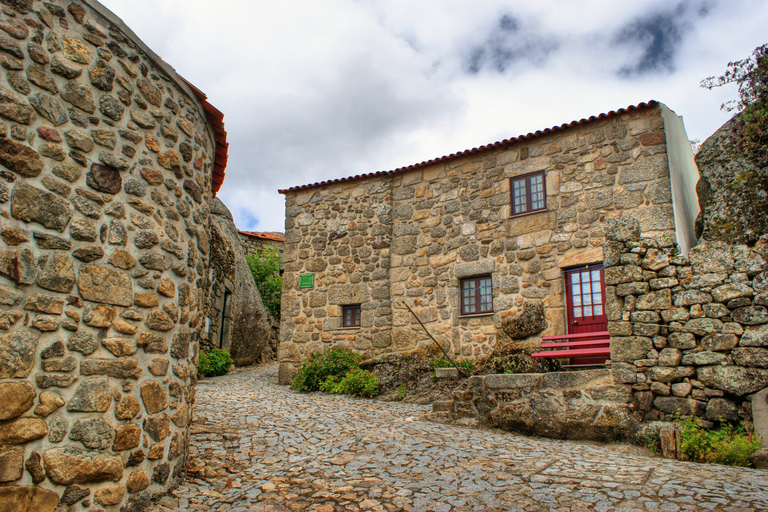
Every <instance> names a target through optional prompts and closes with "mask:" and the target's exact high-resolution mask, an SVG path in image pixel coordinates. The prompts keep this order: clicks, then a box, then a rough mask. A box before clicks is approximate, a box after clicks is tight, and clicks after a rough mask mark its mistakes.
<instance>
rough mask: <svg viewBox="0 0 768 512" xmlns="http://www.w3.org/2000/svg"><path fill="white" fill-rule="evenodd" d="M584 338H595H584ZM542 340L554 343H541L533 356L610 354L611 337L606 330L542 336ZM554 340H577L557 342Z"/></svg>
mask: <svg viewBox="0 0 768 512" xmlns="http://www.w3.org/2000/svg"><path fill="white" fill-rule="evenodd" d="M584 338H596V339H591V340H585V339H584ZM541 340H542V341H550V342H552V341H554V343H542V344H541V348H548V349H551V350H543V351H541V352H534V353H533V354H531V357H534V358H545V357H549V358H560V357H568V358H570V357H595V356H597V357H599V356H610V355H611V338H610V336H609V334H608V331H599V332H587V333H580V334H563V335H560V336H542V337H541ZM556 340H577V341H564V342H558V341H556Z"/></svg>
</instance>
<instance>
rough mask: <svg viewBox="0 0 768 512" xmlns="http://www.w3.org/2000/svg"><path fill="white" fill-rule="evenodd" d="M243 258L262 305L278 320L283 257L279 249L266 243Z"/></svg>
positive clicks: (281, 289)
mask: <svg viewBox="0 0 768 512" xmlns="http://www.w3.org/2000/svg"><path fill="white" fill-rule="evenodd" d="M245 260H246V261H247V262H248V267H249V268H250V269H251V274H253V280H254V281H256V288H258V289H259V295H261V301H262V302H263V303H264V307H266V308H267V310H268V311H269V312H270V313H272V316H274V317H275V318H277V319H278V320H279V319H280V294H281V293H282V291H283V278H282V277H281V276H280V266H281V265H282V261H283V257H282V255H281V254H280V250H279V249H278V248H277V247H275V246H273V245H268V246H266V247H263V248H262V249H261V252H259V250H258V249H254V250H253V254H246V256H245Z"/></svg>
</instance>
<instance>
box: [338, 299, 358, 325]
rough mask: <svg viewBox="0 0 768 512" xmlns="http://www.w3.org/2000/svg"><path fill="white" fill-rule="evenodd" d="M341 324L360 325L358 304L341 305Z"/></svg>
mask: <svg viewBox="0 0 768 512" xmlns="http://www.w3.org/2000/svg"><path fill="white" fill-rule="evenodd" d="M341 319H342V322H341V326H342V327H360V304H355V305H352V306H342V307H341Z"/></svg>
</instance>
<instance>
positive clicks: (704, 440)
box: [676, 417, 761, 466]
mask: <svg viewBox="0 0 768 512" xmlns="http://www.w3.org/2000/svg"><path fill="white" fill-rule="evenodd" d="M676 421H677V423H678V424H679V425H680V427H681V429H682V436H683V439H682V442H681V443H680V449H681V450H682V452H683V455H684V456H685V457H686V458H687V459H688V460H691V461H694V462H707V463H711V464H727V465H730V466H751V464H750V462H749V456H750V455H751V454H752V453H753V452H755V451H757V450H758V449H760V446H761V443H760V438H759V436H757V435H755V434H754V433H753V432H747V431H746V429H745V428H744V427H743V426H741V425H739V426H734V425H731V424H729V423H726V422H724V421H723V422H721V425H720V428H718V429H716V430H706V429H703V428H701V427H700V426H699V425H698V423H697V421H696V419H695V418H692V417H686V418H678V419H677V420H676Z"/></svg>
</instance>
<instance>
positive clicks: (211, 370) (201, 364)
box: [197, 348, 234, 377]
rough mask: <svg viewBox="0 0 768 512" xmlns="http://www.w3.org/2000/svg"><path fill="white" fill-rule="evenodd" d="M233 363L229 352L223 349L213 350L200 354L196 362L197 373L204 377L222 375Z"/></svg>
mask: <svg viewBox="0 0 768 512" xmlns="http://www.w3.org/2000/svg"><path fill="white" fill-rule="evenodd" d="M232 363H234V361H233V360H232V358H231V357H229V352H227V351H226V350H224V349H223V348H215V349H213V350H211V351H210V352H208V353H207V354H206V353H205V352H200V354H199V356H198V360H197V373H198V374H200V375H204V376H206V377H217V376H219V375H224V374H225V373H227V371H228V370H229V367H230V366H232Z"/></svg>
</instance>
